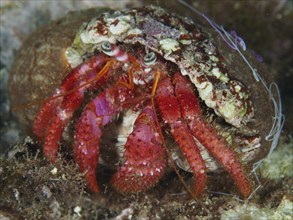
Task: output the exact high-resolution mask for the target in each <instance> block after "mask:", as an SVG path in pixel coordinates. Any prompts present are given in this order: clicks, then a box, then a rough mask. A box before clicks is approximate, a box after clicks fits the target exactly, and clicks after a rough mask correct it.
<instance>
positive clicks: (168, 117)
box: [156, 77, 206, 197]
mask: <svg viewBox="0 0 293 220" xmlns="http://www.w3.org/2000/svg"><path fill="white" fill-rule="evenodd" d="M178 99H179V98H178ZM156 101H157V103H158V106H159V109H160V112H161V115H162V118H163V120H164V121H166V122H167V123H168V124H169V126H170V128H171V132H172V135H173V137H174V139H175V141H176V142H177V143H178V145H179V147H180V149H181V151H182V152H183V155H184V156H185V158H186V159H187V162H188V163H189V166H190V168H191V169H192V171H193V174H194V176H195V178H196V182H195V185H194V195H195V196H196V197H199V196H201V194H202V192H203V190H204V187H205V184H206V167H205V163H204V160H203V158H202V156H201V154H200V151H199V148H198V146H197V144H196V143H195V141H194V139H193V136H192V134H191V132H190V130H189V128H188V126H187V124H186V123H185V122H184V121H183V117H182V115H181V110H180V106H179V103H178V100H177V98H176V96H175V94H174V88H173V85H172V84H171V80H170V78H168V77H167V78H164V79H162V80H161V81H160V82H159V84H158V87H157V95H156Z"/></svg>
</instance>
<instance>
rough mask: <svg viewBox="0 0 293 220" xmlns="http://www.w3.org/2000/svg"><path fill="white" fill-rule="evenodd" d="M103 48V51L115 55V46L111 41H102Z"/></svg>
mask: <svg viewBox="0 0 293 220" xmlns="http://www.w3.org/2000/svg"><path fill="white" fill-rule="evenodd" d="M101 49H102V52H103V53H105V54H107V55H109V56H112V55H113V48H112V45H111V43H110V42H109V41H104V42H103V43H102V46H101Z"/></svg>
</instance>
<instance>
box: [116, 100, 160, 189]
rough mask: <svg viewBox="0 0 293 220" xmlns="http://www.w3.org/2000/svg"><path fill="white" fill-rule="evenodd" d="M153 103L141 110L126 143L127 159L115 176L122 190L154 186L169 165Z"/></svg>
mask: <svg viewBox="0 0 293 220" xmlns="http://www.w3.org/2000/svg"><path fill="white" fill-rule="evenodd" d="M155 124H156V123H155V115H154V112H153V109H152V107H151V105H148V106H146V107H145V108H144V110H143V111H142V112H141V113H140V115H139V116H138V118H137V119H136V121H135V123H134V130H133V132H132V133H131V134H130V135H129V137H128V139H127V142H126V144H125V153H124V157H125V162H124V164H123V165H122V166H121V167H120V169H119V170H118V172H117V173H116V174H115V175H114V176H113V177H112V183H113V186H114V187H115V188H116V189H117V190H118V191H120V192H124V193H129V192H139V191H145V190H147V189H149V188H151V187H152V186H154V185H155V184H156V183H157V182H158V180H159V179H160V178H161V177H162V175H163V173H164V170H165V168H166V158H165V151H164V148H163V147H162V144H161V142H162V140H161V139H160V136H159V135H158V133H157V128H156V126H155Z"/></svg>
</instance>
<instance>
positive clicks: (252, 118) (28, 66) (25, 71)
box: [9, 7, 274, 162]
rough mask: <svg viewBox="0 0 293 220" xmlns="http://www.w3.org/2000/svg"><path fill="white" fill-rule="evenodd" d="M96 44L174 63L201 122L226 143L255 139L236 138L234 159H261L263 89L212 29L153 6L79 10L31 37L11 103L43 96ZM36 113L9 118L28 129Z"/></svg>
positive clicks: (267, 114)
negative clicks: (192, 91)
mask: <svg viewBox="0 0 293 220" xmlns="http://www.w3.org/2000/svg"><path fill="white" fill-rule="evenodd" d="M83 22H85V23H83ZM103 41H110V42H111V43H115V44H117V45H118V46H119V45H122V44H128V45H137V44H139V45H141V46H144V47H145V50H146V52H147V51H154V52H156V53H157V54H159V55H160V56H162V57H163V58H164V59H165V60H166V61H168V62H171V63H173V64H175V65H176V66H177V67H178V70H179V71H180V72H181V73H182V74H183V75H187V76H188V77H189V78H190V80H191V82H192V83H193V84H194V85H195V87H196V89H197V92H196V93H197V94H198V95H199V97H200V98H201V100H202V101H203V103H205V105H206V106H207V107H206V110H205V113H206V114H207V116H206V119H207V120H208V122H209V123H211V124H212V125H213V126H214V127H216V128H217V129H218V130H219V131H221V133H222V134H223V136H225V135H226V139H228V141H229V139H230V140H231V139H233V137H234V136H235V137H236V139H237V138H240V139H241V137H242V136H245V137H246V140H247V142H250V141H249V137H251V139H254V140H256V143H252V142H253V141H251V142H250V143H247V145H246V146H245V142H243V141H239V143H241V144H242V146H240V147H239V146H238V148H236V149H235V150H236V151H237V152H238V153H244V154H243V155H242V156H241V159H242V160H243V161H245V162H247V161H256V160H258V159H259V158H263V157H264V156H265V155H266V153H267V151H268V150H269V149H270V144H271V143H270V142H268V141H266V140H265V137H266V136H267V134H268V133H269V131H270V129H271V126H272V124H273V116H274V109H273V105H272V104H271V102H270V96H269V94H268V92H267V91H266V90H265V88H264V87H263V85H262V84H261V83H260V82H257V81H256V80H255V78H254V76H253V74H252V71H251V69H250V68H249V67H248V66H247V64H246V62H244V60H243V59H242V58H241V56H240V55H239V54H238V53H237V52H236V51H234V50H232V49H231V48H230V47H229V46H228V45H227V44H226V43H225V42H224V41H223V40H222V38H221V37H220V36H219V35H218V34H217V32H216V31H215V30H214V29H212V28H210V27H209V26H207V27H200V26H199V25H197V24H196V21H192V20H190V19H186V18H183V17H179V16H177V15H174V14H169V13H167V12H166V11H165V10H163V9H161V8H157V7H146V8H138V9H130V10H125V11H116V12H109V13H104V14H100V11H98V10H97V9H93V10H85V11H81V12H76V13H71V14H69V15H67V16H66V17H64V18H63V19H61V20H59V21H57V22H53V23H52V24H50V25H49V26H47V27H44V28H42V29H40V30H38V31H36V32H35V33H33V35H32V36H31V37H30V38H29V39H28V40H27V41H26V42H25V43H24V45H23V47H22V49H21V50H20V52H19V54H18V57H17V58H16V61H15V63H14V66H13V69H12V71H11V77H10V82H9V90H10V98H11V105H12V106H17V105H20V104H29V103H32V102H34V101H36V100H40V99H41V100H42V99H45V98H46V97H48V96H50V95H51V94H52V93H53V91H54V89H56V88H57V87H58V86H59V84H60V82H61V81H62V79H63V78H64V77H65V76H66V75H67V74H68V73H69V72H70V69H71V68H72V67H75V66H76V65H78V64H79V63H81V62H82V61H83V60H84V59H86V58H88V57H90V56H91V55H93V54H94V53H97V52H99V51H100V49H101V48H100V47H101V43H102V42H103ZM243 53H244V54H245V56H246V57H247V59H249V62H250V63H251V64H252V65H253V66H254V67H255V68H256V69H258V72H259V74H261V76H262V77H263V78H264V80H265V81H268V82H269V80H268V79H267V77H266V70H265V68H264V67H263V65H262V64H261V63H259V62H258V60H257V59H255V58H254V57H253V55H251V54H250V53H248V52H243ZM133 55H134V56H135V54H133ZM37 109H38V106H37V107H36V106H34V108H24V109H20V110H18V111H16V112H15V114H16V116H17V117H18V118H20V120H21V121H22V123H23V124H24V125H26V126H31V124H32V121H33V119H34V117H35V114H36V111H37ZM214 113H215V114H216V115H217V116H215V115H214ZM215 118H216V119H215ZM226 133H227V134H226ZM229 142H230V141H229ZM231 142H232V143H233V142H234V140H233V141H231ZM236 142H237V141H236Z"/></svg>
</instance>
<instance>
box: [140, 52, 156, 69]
mask: <svg viewBox="0 0 293 220" xmlns="http://www.w3.org/2000/svg"><path fill="white" fill-rule="evenodd" d="M156 60H157V55H156V53H154V52H149V53H147V54H146V55H145V56H144V58H143V63H144V64H145V65H146V66H151V65H153V64H154V63H155V62H156Z"/></svg>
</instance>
